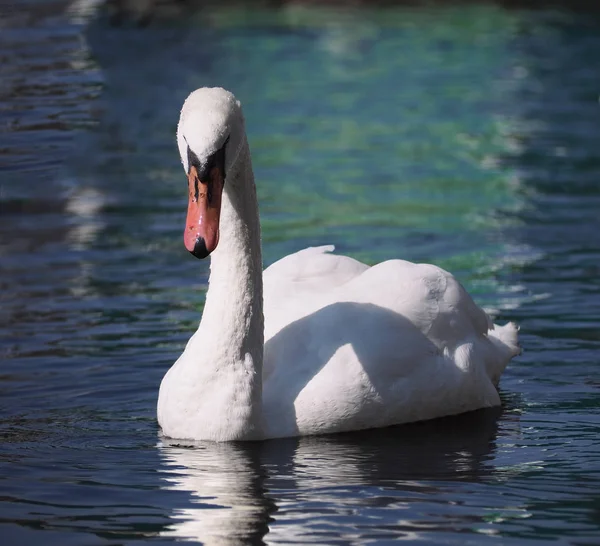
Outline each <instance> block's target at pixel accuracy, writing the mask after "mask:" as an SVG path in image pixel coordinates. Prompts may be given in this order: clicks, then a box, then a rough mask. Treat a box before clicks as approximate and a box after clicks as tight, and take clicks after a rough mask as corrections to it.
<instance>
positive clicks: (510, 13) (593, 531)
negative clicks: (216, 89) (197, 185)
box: [0, 0, 600, 546]
mask: <svg viewBox="0 0 600 546" xmlns="http://www.w3.org/2000/svg"><path fill="white" fill-rule="evenodd" d="M141 21H142V23H144V24H140V25H135V24H132V23H131V22H130V20H127V19H124V20H122V21H121V24H117V22H118V21H115V20H112V21H111V20H110V19H109V18H108V17H107V16H106V14H105V13H104V12H103V11H97V9H96V7H95V5H94V3H93V2H92V3H90V4H89V5H88V4H86V3H84V2H78V3H75V4H73V5H70V6H69V5H67V4H65V3H64V2H63V1H62V0H56V1H55V2H52V1H45V2H42V1H32V0H29V1H26V2H19V3H18V4H10V3H4V4H3V5H2V8H1V12H0V25H1V27H2V30H1V32H0V52H1V53H0V54H1V57H2V58H1V63H0V119H1V123H0V173H1V174H0V176H1V178H0V245H1V246H0V254H1V261H0V263H1V267H0V286H1V291H0V298H1V302H2V303H1V307H0V317H1V323H0V324H1V326H0V355H1V357H2V367H1V369H0V407H1V412H0V430H1V435H2V443H1V444H0V480H1V481H0V503H1V504H0V533H1V536H2V542H3V544H8V545H11V546H12V545H21V544H27V545H31V544H37V543H39V544H48V545H54V544H56V545H69V544H73V545H77V546H82V545H88V544H111V545H116V544H133V543H142V542H152V543H172V542H173V541H175V540H190V541H193V542H194V541H195V542H203V543H207V544H217V543H218V544H243V543H261V542H265V543H266V542H268V543H292V542H310V543H318V544H359V543H360V544H363V543H367V542H370V543H376V544H388V543H391V541H392V540H394V539H398V538H404V539H409V540H424V541H425V542H426V543H447V544H461V545H463V544H483V543H486V542H490V543H494V544H498V543H501V544H523V543H531V544H534V543H539V544H543V543H549V542H556V543H562V544H597V543H598V541H599V540H600V493H599V491H600V451H599V447H600V440H599V437H600V435H599V433H600V415H599V409H600V402H599V401H600V398H599V392H598V389H599V387H600V378H599V374H598V370H599V368H598V366H599V360H600V359H599V356H598V355H599V351H598V349H599V348H600V320H599V318H598V309H599V308H600V282H599V279H600V275H599V273H600V266H599V263H600V238H599V237H598V233H599V232H600V215H599V214H598V211H600V186H599V180H600V138H599V133H598V127H599V126H600V104H599V93H600V87H598V82H599V81H600V65H598V63H597V59H598V58H599V57H600V32H599V30H600V29H599V26H600V23H599V22H598V19H596V18H595V17H594V16H593V14H586V13H580V14H575V13H567V12H560V11H535V12H530V11H521V10H505V9H503V8H500V7H495V6H492V5H489V4H485V5H483V4H482V5H481V6H477V5H473V6H470V7H465V6H459V7H447V8H438V9H433V8H429V9H421V8H410V9H409V8H397V9H388V10H376V9H371V10H357V9H354V10H345V11H344V10H337V11H336V10H333V9H316V8H303V7H299V6H292V7H284V8H282V9H280V10H279V11H264V10H258V9H256V8H252V9H247V10H243V9H242V8H220V9H217V8H214V9H211V10H209V9H204V10H201V11H198V12H194V13H183V14H181V13H180V14H178V13H176V12H174V13H169V14H167V15H165V16H164V17H162V16H161V17H159V18H156V19H154V20H149V21H148V20H147V19H146V18H142V19H141ZM201 85H222V86H225V87H228V88H231V89H232V90H234V91H235V93H236V94H237V96H238V97H239V98H240V99H241V100H242V102H243V104H244V107H245V112H246V117H247V125H248V131H249V138H250V141H251V147H252V151H253V154H254V164H255V171H256V177H257V180H258V184H259V188H258V191H259V197H260V200H261V215H262V221H263V235H264V256H265V262H266V263H267V264H268V263H271V262H272V261H274V260H275V259H277V258H278V257H280V256H282V255H284V254H286V253H289V252H292V251H295V250H298V249H300V248H302V247H304V246H307V245H311V244H326V243H335V244H336V245H337V248H338V250H339V251H340V252H344V253H348V254H350V255H352V256H355V257H358V258H360V259H363V260H366V261H368V262H370V263H374V262H376V261H379V260H381V259H385V258H388V257H393V256H402V257H404V258H407V259H411V260H416V261H431V262H434V263H438V264H440V265H442V266H444V267H446V268H448V269H451V270H452V271H453V272H455V274H456V275H457V276H458V277H459V278H460V279H461V281H462V282H463V283H464V284H465V285H466V286H467V288H468V289H469V290H470V291H471V292H472V293H473V294H474V296H475V297H476V299H477V301H478V302H480V303H481V304H482V305H484V306H485V307H486V308H487V309H489V310H490V312H492V313H494V314H495V316H496V317H497V319H498V320H499V321H506V320H516V321H518V322H519V324H520V325H521V332H522V342H523V346H524V348H525V353H524V354H523V356H522V357H520V358H519V359H518V360H517V361H515V362H514V364H513V365H512V366H511V367H510V368H509V369H508V370H507V372H506V374H505V376H504V378H503V381H502V384H501V388H502V399H503V407H502V408H501V409H498V410H491V411H485V412H476V413H474V414H471V415H466V416H461V417H458V418H451V419H444V420H440V421H436V422H432V423H425V424H416V425H411V426H407V427H400V428H396V429H391V430H382V431H370V432H364V433H360V434H348V435H343V436H337V437H330V438H308V439H302V440H297V439H292V440H284V441H270V442H264V443H261V444H256V445H211V444H203V445H200V446H196V447H195V448H190V447H188V446H185V445H178V444H175V445H169V444H163V443H161V442H160V440H159V437H158V434H157V432H158V431H157V425H156V420H155V403H156V396H157V389H158V385H159V382H160V379H161V377H162V375H163V374H164V372H165V370H166V369H167V368H168V367H169V366H170V365H171V363H172V362H173V361H174V360H175V359H176V358H177V356H178V355H179V354H180V352H181V351H182V348H183V346H184V344H185V342H186V340H187V338H188V337H189V335H190V334H191V332H192V331H193V329H194V328H195V326H196V325H197V322H198V318H199V316H200V312H201V309H202V305H203V299H204V293H205V289H206V281H207V271H208V264H207V263H204V262H199V261H196V260H194V259H193V258H191V257H190V256H189V255H187V253H186V251H185V250H184V248H183V244H182V240H181V232H182V229H183V221H184V216H185V199H186V190H185V187H186V185H185V184H186V180H185V176H184V173H183V171H182V169H181V166H180V165H179V160H178V157H177V151H176V146H175V143H174V132H175V124H176V122H177V118H178V112H179V108H180V105H181V103H182V101H183V99H184V98H185V96H186V95H187V93H188V92H189V91H190V90H192V89H194V88H196V87H198V86H201Z"/></svg>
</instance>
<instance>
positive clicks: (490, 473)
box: [160, 409, 527, 544]
mask: <svg viewBox="0 0 600 546" xmlns="http://www.w3.org/2000/svg"><path fill="white" fill-rule="evenodd" d="M500 414H501V410H500V409H491V410H484V411H478V412H473V413H471V414H467V415H464V416H459V417H455V418H448V419H442V420H438V421H433V422H428V423H422V424H416V425H409V426H402V427H392V428H388V429H382V430H372V431H365V432H360V433H353V434H344V435H336V436H331V437H314V438H311V437H308V438H300V439H288V440H274V441H267V442H262V443H255V444H215V443H204V442H201V443H195V444H194V443H191V444H189V445H185V444H184V445H182V444H181V443H176V442H173V441H169V442H166V441H165V442H164V443H163V444H162V445H161V447H160V452H161V456H162V459H163V462H164V464H165V465H166V467H167V469H168V474H167V476H168V477H167V478H166V480H165V481H166V483H165V485H164V487H165V488H167V489H175V490H178V491H187V492H188V493H189V494H190V502H189V503H186V505H184V506H182V507H180V508H177V509H175V510H174V512H173V514H172V518H173V523H172V524H171V525H170V528H169V530H168V531H165V533H164V534H165V536H177V537H179V538H181V539H185V540H198V541H201V542H202V543H205V544H242V543H244V541H247V540H250V539H251V540H256V539H258V538H261V537H262V538H264V541H265V542H268V543H277V542H284V543H286V542H287V543H289V542H290V541H293V542H295V541H299V542H306V541H307V536H308V535H310V536H311V540H313V541H314V540H317V541H320V540H326V539H327V537H328V536H329V537H331V536H335V535H336V534H337V533H343V534H345V535H348V534H349V533H350V530H354V532H356V533H360V534H361V535H362V536H365V535H371V534H372V535H373V537H375V536H377V537H380V538H385V537H389V538H391V537H396V538H398V537H404V538H412V539H418V538H426V537H427V536H428V533H431V532H438V531H443V530H444V529H445V528H447V525H448V522H449V521H451V522H452V525H453V526H469V525H471V523H472V521H473V518H475V521H478V522H479V524H481V526H482V528H485V526H486V524H487V523H486V522H487V520H486V517H487V514H488V512H489V513H490V514H492V510H496V511H500V512H501V513H502V514H504V516H503V517H505V518H507V519H511V518H513V519H514V518H522V517H526V516H527V511H526V510H524V509H523V507H519V506H518V505H514V504H511V503H507V502H505V501H503V500H501V499H500V500H499V501H496V502H490V501H489V500H488V501H487V502H486V503H485V504H484V505H481V506H475V507H473V506H471V508H469V509H467V510H461V509H458V508H457V507H456V506H454V507H453V504H452V502H450V503H448V501H449V498H450V496H451V495H452V492H453V490H454V487H453V485H452V484H453V483H455V482H462V483H464V484H465V485H464V487H465V488H466V489H467V490H469V489H473V490H477V488H478V485H477V484H483V483H486V482H489V481H490V480H492V481H497V483H499V484H500V483H503V482H504V481H506V480H507V479H509V478H514V477H515V476H516V475H518V473H519V472H521V471H523V470H522V469H521V470H519V469H518V468H504V469H501V468H498V466H497V463H496V455H495V452H496V449H497V448H496V436H497V429H498V418H499V417H500ZM425 506H427V508H426V512H425V513H420V511H421V510H422V509H423V508H424V507H425ZM497 517H499V516H497ZM415 518H416V520H415ZM420 518H421V519H422V521H421V522H419V519H420ZM320 522H322V523H320Z"/></svg>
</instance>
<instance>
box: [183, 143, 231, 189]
mask: <svg viewBox="0 0 600 546" xmlns="http://www.w3.org/2000/svg"><path fill="white" fill-rule="evenodd" d="M228 142H229V137H227V138H226V139H225V142H224V143H223V146H221V147H220V148H219V149H218V150H217V151H216V152H215V153H214V154H212V155H210V156H209V157H208V159H207V160H206V162H205V163H204V164H202V163H200V160H199V159H198V156H197V155H196V154H195V153H194V152H193V151H192V149H191V148H190V147H189V145H188V149H187V156H188V174H189V171H190V170H191V168H192V167H195V168H196V172H197V173H198V178H199V179H200V180H208V177H209V176H210V173H211V172H212V170H213V169H214V168H215V167H218V168H219V170H220V171H221V172H222V173H223V180H225V148H226V146H227V143H228Z"/></svg>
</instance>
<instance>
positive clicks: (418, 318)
mask: <svg viewBox="0 0 600 546" xmlns="http://www.w3.org/2000/svg"><path fill="white" fill-rule="evenodd" d="M178 143H179V148H180V152H181V156H182V160H183V163H184V167H185V169H186V171H187V172H188V179H189V184H190V208H189V209H188V224H187V225H186V232H185V238H186V246H187V247H188V249H189V250H190V251H192V252H193V253H194V254H196V255H198V256H200V257H204V256H205V255H207V254H208V253H210V252H211V251H212V262H211V275H210V285H209V291H208V293H207V296H206V305H205V309H204V313H203V316H202V321H201V323H200V327H199V328H198V331H197V332H196V333H195V334H194V335H193V336H192V338H191V339H190V341H189V343H188V345H187V347H186V349H185V351H184V353H183V354H182V355H181V357H180V358H179V360H178V361H177V362H176V363H175V365H174V366H173V367H172V368H171V369H170V370H169V372H168V373H167V374H166V375H165V377H164V379H163V381H162V384H161V388H160V393H159V400H158V420H159V423H160V425H161V427H162V429H163V433H164V434H165V435H166V436H169V437H172V438H181V439H193V440H203V439H208V440H217V441H225V440H253V439H265V438H276V437H285V436H298V435H311V434H325V433H333V432H340V431H348V430H358V429H364V428H374V427H383V426H387V425H393V424H399V423H406V422H411V421H419V420H424V419H431V418H434V417H441V416H444V415H452V414H457V413H462V412H465V411H470V410H474V409H478V408H483V407H489V406H495V405H498V404H500V398H499V396H498V392H497V390H496V385H497V383H498V381H499V378H500V375H501V373H502V372H503V370H504V368H505V367H506V365H507V363H508V361H509V360H510V359H511V358H512V357H513V356H515V355H516V354H518V352H519V348H518V344H517V329H516V327H515V326H514V325H513V324H507V325H506V326H503V327H499V326H494V325H493V324H492V322H491V321H490V319H489V318H488V317H487V315H486V314H485V313H484V311H482V310H481V309H480V308H479V307H477V306H476V305H475V303H474V302H473V300H472V299H471V297H470V296H469V295H468V294H467V293H466V291H465V290H464V289H463V288H462V286H461V285H460V284H459V283H458V282H457V281H456V280H455V279H454V277H452V275H450V274H449V273H447V272H445V271H443V270H442V269H440V268H438V267H435V266H433V265H426V264H412V263H410V262H406V261H402V260H390V261H387V262H383V263H380V264H378V265H376V266H373V267H369V266H367V265H365V264H362V263H360V262H358V261H356V260H354V259H352V258H348V257H345V256H338V255H334V254H331V250H333V247H318V248H308V249H305V250H302V251H300V252H297V253H295V254H292V255H290V256H286V257H285V258H283V259H281V260H279V261H278V262H276V263H274V264H273V265H271V266H270V267H269V268H268V269H266V270H265V271H264V274H263V272H262V260H261V247H260V225H259V220H258V206H257V201H256V191H255V186H254V178H253V174H252V166H251V162H250V153H249V149H248V144H247V141H246V136H245V131H244V124H243V117H242V113H241V109H240V106H239V103H237V102H236V101H235V99H234V98H233V95H231V94H230V93H228V92H226V91H224V90H222V89H200V90H198V91H195V92H194V93H192V95H190V97H189V98H188V99H187V101H186V103H185V104H184V107H183V110H182V114H181V120H180V123H179V128H178ZM219 154H222V155H220V156H219ZM215 157H217V159H215ZM219 158H220V161H221V167H219V165H218V159H219ZM215 161H217V163H215ZM205 164H208V165H209V169H208V170H207V169H206V168H205ZM215 165H216V167H215ZM200 171H201V172H202V173H203V174H202V177H200V176H199V175H198V172H200ZM221 171H223V172H221ZM211 173H212V174H211ZM222 178H224V179H225V182H223V180H222ZM204 179H207V180H208V181H207V182H206V185H204ZM209 179H210V180H209ZM199 184H200V186H199ZM199 187H200V191H199V190H198V188H199ZM203 188H206V191H203ZM221 191H222V195H221V193H220V192H221ZM194 193H195V199H194ZM217 193H219V195H218V196H217V197H218V198H217V197H215V195H216V194H217ZM206 195H208V197H206ZM203 199H205V201H203ZM197 202H198V203H199V204H198V205H197V204H196V203H197ZM215 203H216V204H217V205H218V209H219V210H218V211H217V212H215V207H216V205H215ZM194 207H199V208H198V210H196V208H194ZM219 213H220V216H219ZM214 218H216V220H215V219H214ZM190 219H191V220H190ZM263 282H264V291H263ZM263 303H264V321H263Z"/></svg>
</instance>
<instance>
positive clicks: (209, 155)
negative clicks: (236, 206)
mask: <svg viewBox="0 0 600 546" xmlns="http://www.w3.org/2000/svg"><path fill="white" fill-rule="evenodd" d="M244 139H245V131H244V118H243V115H242V109H241V106H240V103H239V102H238V101H236V100H235V97H234V96H233V95H232V94H231V93H230V92H229V91H226V90H225V89H221V88H218V87H215V88H208V87H204V88H202V89H197V90H196V91H194V92H193V93H192V94H191V95H190V96H189V97H188V98H187V99H186V101H185V102H184V103H183V108H182V109H181V116H180V118H179V125H178V126H177V145H178V146H179V154H180V155H181V162H182V163H183V168H184V169H185V172H186V173H187V177H188V197H189V202H188V211H187V219H186V223H185V231H184V234H183V241H184V243H185V247H186V248H187V249H188V250H189V251H190V252H191V253H192V254H193V255H194V256H196V257H197V258H206V256H208V255H209V254H210V253H211V252H212V251H213V250H214V249H215V248H217V244H218V243H219V218H220V214H221V197H222V194H223V188H224V185H225V184H226V181H227V175H228V174H229V173H230V171H231V169H232V167H233V166H234V164H235V162H236V160H237V158H238V155H239V152H240V149H241V147H242V145H243V144H244Z"/></svg>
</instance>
